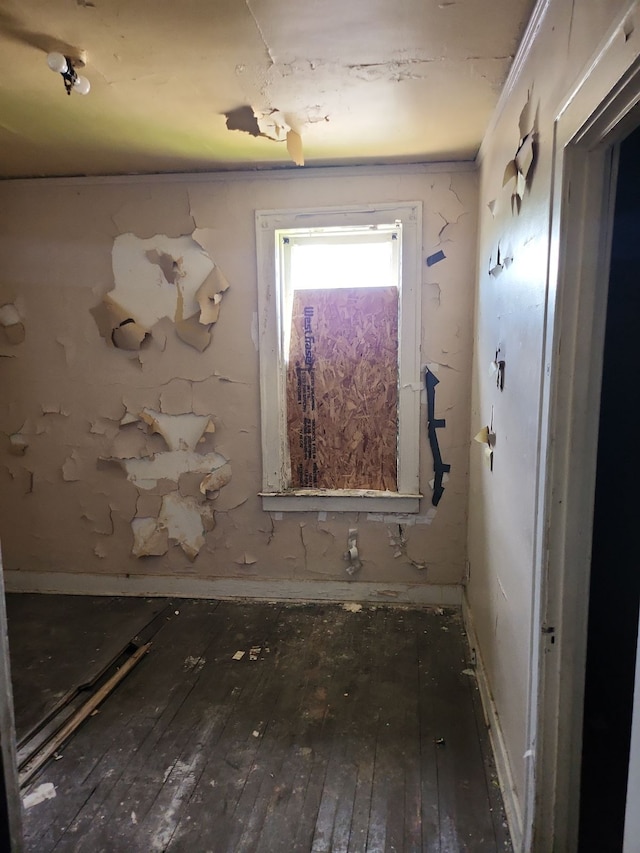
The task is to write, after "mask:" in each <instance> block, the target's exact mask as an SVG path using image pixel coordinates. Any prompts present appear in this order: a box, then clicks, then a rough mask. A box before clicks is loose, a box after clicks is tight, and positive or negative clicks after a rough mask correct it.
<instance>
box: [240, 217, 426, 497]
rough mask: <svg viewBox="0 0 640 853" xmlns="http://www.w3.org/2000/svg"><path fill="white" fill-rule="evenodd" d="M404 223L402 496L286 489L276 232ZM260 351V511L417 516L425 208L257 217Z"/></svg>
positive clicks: (400, 399) (400, 338)
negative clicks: (261, 508) (379, 513)
mask: <svg viewBox="0 0 640 853" xmlns="http://www.w3.org/2000/svg"><path fill="white" fill-rule="evenodd" d="M396 220H400V221H401V222H402V259H401V285H400V293H399V300H400V308H399V324H398V352H399V358H398V360H399V366H400V370H399V375H400V382H399V388H398V422H399V429H398V491H397V492H381V491H380V492H379V491H372V490H368V489H355V490H351V489H349V490H346V489H344V490H343V489H340V490H336V491H334V490H327V489H296V490H291V489H286V488H285V484H286V483H287V468H288V466H287V458H288V456H287V454H288V448H287V425H286V404H285V391H286V386H285V376H284V371H283V370H281V369H278V366H279V365H280V364H282V358H281V356H282V341H283V335H282V329H281V328H280V326H279V324H280V320H279V317H280V313H281V312H280V311H279V310H278V304H277V300H278V288H277V282H276V275H277V270H276V250H277V244H276V231H278V230H282V229H287V228H323V227H324V228H328V227H332V226H340V225H344V226H345V227H348V226H358V225H361V226H362V225H376V224H385V223H389V222H395V221H396ZM256 250H257V261H258V271H257V272H258V346H259V351H260V409H261V424H262V472H263V479H262V492H261V496H262V507H263V509H265V510H275V511H292V512H300V511H310V512H315V511H322V510H329V511H335V512H348V511H356V512H363V511H369V512H392V513H393V512H398V513H407V512H418V511H419V501H420V498H421V497H422V495H421V494H420V465H419V462H420V459H419V447H420V390H421V388H422V382H421V368H420V364H421V359H420V340H421V324H422V320H421V317H422V315H421V298H420V297H421V281H422V279H421V272H422V269H421V266H422V202H419V201H416V202H402V203H384V204H372V205H360V206H357V207H356V206H348V207H334V208H309V209H298V210H258V211H256Z"/></svg>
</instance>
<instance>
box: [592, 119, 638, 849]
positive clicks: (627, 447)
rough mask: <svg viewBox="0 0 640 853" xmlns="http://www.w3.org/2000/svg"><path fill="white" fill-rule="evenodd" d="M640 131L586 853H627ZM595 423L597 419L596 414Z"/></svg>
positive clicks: (607, 507) (599, 611) (626, 168)
mask: <svg viewBox="0 0 640 853" xmlns="http://www.w3.org/2000/svg"><path fill="white" fill-rule="evenodd" d="M639 342H640V129H637V130H635V131H634V132H633V133H632V134H631V135H630V136H629V137H628V138H627V139H626V140H624V142H623V143H622V145H621V149H620V168H619V173H618V182H617V188H616V205H615V217H614V228H613V244H612V254H611V272H610V281H609V296H608V305H607V320H606V337H605V350H604V367H603V378H602V392H601V403H600V426H599V436H598V462H597V475H596V500H595V509H594V520H593V546H592V558H591V581H590V591H589V602H590V604H589V623H588V641H587V670H586V685H585V706H584V711H585V715H584V730H583V750H582V777H581V792H580V843H579V850H580V853H590V851H594V853H595V851H597V853H620V851H621V850H622V843H623V833H624V818H625V804H626V788H627V773H628V764H629V746H630V739H631V715H632V705H633V689H634V674H635V673H634V667H635V655H636V639H637V629H638V607H639V602H640V570H639V566H638V556H637V553H638V552H637V529H638V509H639V505H640V499H639V496H638V482H639V475H640V463H639V459H640V454H639V453H638V446H637V430H638V424H639V423H640V397H639V395H638V343H639ZM591 414H592V416H593V417H595V416H596V413H595V412H594V413H591Z"/></svg>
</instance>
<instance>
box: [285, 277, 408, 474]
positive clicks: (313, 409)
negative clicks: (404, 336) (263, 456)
mask: <svg viewBox="0 0 640 853" xmlns="http://www.w3.org/2000/svg"><path fill="white" fill-rule="evenodd" d="M397 410H398V291H397V288H395V287H389V288H380V287H375V288H373V287H371V288H347V289H335V290H331V289H328V290H302V291H296V292H295V294H294V298H293V316H292V321H291V344H290V349H289V365H288V369H287V423H288V436H289V450H290V454H291V477H292V486H293V487H294V488H318V489H381V490H389V491H397V483H396V471H397V441H398V438H397V436H398V415H397Z"/></svg>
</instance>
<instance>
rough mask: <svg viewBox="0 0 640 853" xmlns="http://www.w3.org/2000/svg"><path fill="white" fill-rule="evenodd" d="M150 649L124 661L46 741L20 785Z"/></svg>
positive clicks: (54, 751)
mask: <svg viewBox="0 0 640 853" xmlns="http://www.w3.org/2000/svg"><path fill="white" fill-rule="evenodd" d="M150 648H151V643H145V645H144V646H141V647H140V648H139V649H138V650H137V651H135V652H134V653H133V654H132V655H131V657H130V658H129V659H128V660H126V661H125V662H124V663H123V664H122V666H121V667H120V669H119V670H118V671H117V672H115V673H114V674H113V675H112V676H111V678H109V679H108V680H107V681H105V683H104V684H103V685H102V687H100V688H99V689H98V690H97V691H96V692H95V693H94V694H93V695H92V696H90V697H89V699H87V701H86V702H85V703H84V705H82V707H80V708H78V710H77V711H76V713H75V714H74V715H73V716H72V717H71V719H70V720H68V721H67V722H66V723H65V725H64V726H63V727H62V728H61V729H60V731H59V732H56V734H55V736H54V737H52V738H51V740H50V741H48V742H47V743H46V744H44V746H43V747H42V749H41V750H40V751H39V752H38V753H37V755H35V756H34V757H33V758H32V759H31V761H29V762H28V764H26V765H25V767H24V768H23V770H22V771H21V773H20V785H21V786H24V785H26V784H27V782H28V781H29V780H30V779H31V778H32V777H33V776H35V774H36V773H37V772H38V770H39V769H40V768H41V767H42V766H43V765H44V764H46V762H47V761H48V760H49V759H50V758H51V756H52V755H54V754H55V753H56V752H57V751H58V750H59V749H60V747H61V746H62V744H63V743H64V742H65V741H66V740H67V738H69V737H71V735H72V734H73V733H74V732H75V730H76V729H77V728H78V727H79V726H81V725H82V723H83V722H84V721H85V720H86V719H87V717H88V716H89V715H90V714H92V713H93V712H94V711H95V710H96V708H97V707H98V706H99V705H101V704H102V702H104V700H105V699H106V698H107V696H108V695H109V694H110V693H112V692H113V691H114V690H115V689H116V687H117V686H118V684H120V682H121V681H122V680H123V679H124V678H126V677H127V675H128V674H129V673H130V672H131V670H132V669H133V668H134V666H136V664H137V663H139V662H140V660H141V659H142V658H143V657H144V656H145V655H146V654H147V652H148V651H149V649H150Z"/></svg>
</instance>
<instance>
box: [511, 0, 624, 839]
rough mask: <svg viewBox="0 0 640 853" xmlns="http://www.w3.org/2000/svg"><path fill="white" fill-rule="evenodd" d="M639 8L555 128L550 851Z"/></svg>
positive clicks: (573, 775) (568, 774) (568, 795)
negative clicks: (620, 150) (631, 28)
mask: <svg viewBox="0 0 640 853" xmlns="http://www.w3.org/2000/svg"><path fill="white" fill-rule="evenodd" d="M638 6H639V4H638V2H634V3H633V4H631V6H630V7H629V8H628V9H627V10H626V11H625V13H624V15H622V16H621V17H620V18H619V19H618V21H617V22H616V24H615V25H614V26H613V27H612V28H611V30H610V31H609V33H608V34H607V36H606V38H605V39H604V41H603V43H602V47H601V49H600V51H599V52H598V54H597V55H596V56H595V57H594V58H593V60H592V61H591V62H590V63H589V64H588V65H587V67H586V68H585V70H584V73H583V74H582V75H581V77H580V79H579V80H578V81H577V83H576V86H575V87H574V88H573V89H572V91H571V94H570V96H569V97H568V98H567V99H566V101H565V103H564V105H563V106H562V108H561V109H560V110H559V112H558V116H557V119H556V122H555V125H554V163H553V185H552V199H551V222H550V256H549V276H548V293H547V304H546V321H545V340H544V354H545V355H544V358H545V361H544V378H543V388H542V411H541V430H540V435H541V444H540V457H539V458H540V460H541V464H540V466H539V475H538V476H539V480H538V502H537V520H536V549H537V550H536V553H537V560H536V566H537V572H536V575H537V576H536V580H535V589H534V608H535V613H534V620H533V624H534V626H535V627H534V636H533V638H532V640H533V643H532V645H533V655H532V666H531V679H532V683H531V690H530V709H529V743H530V744H531V752H532V761H531V764H530V768H529V770H530V772H529V774H528V777H527V791H526V795H525V844H524V849H525V850H527V851H529V850H530V851H540V853H543V851H544V852H545V853H546V851H549V850H554V853H573V851H575V850H576V847H577V833H578V815H579V781H580V758H581V746H582V713H583V701H584V700H583V695H584V669H585V663H586V636H587V630H586V628H587V613H588V591H589V571H590V560H591V534H592V518H593V504H594V494H595V474H596V459H597V441H598V417H597V413H598V412H599V409H600V381H601V375H602V361H603V352H604V329H605V320H606V300H607V284H608V276H609V261H610V245H611V232H612V223H613V188H614V187H615V177H616V173H617V153H616V148H615V146H616V145H617V143H619V142H620V140H621V139H623V138H624V137H625V136H626V135H627V134H628V133H629V132H630V130H631V129H632V128H633V127H635V126H636V125H637V124H639V123H640V118H638V115H637V111H636V110H635V109H634V108H635V107H636V105H637V104H638V102H639V101H640V60H639V58H638V57H639V54H640V36H639V34H638V30H637V28H636V30H635V32H631V33H630V34H629V35H628V36H625V33H624V31H623V30H624V24H625V22H626V21H628V20H629V18H630V16H634V17H635V18H636V20H638V17H637V12H638ZM638 23H639V24H640V21H638Z"/></svg>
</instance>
